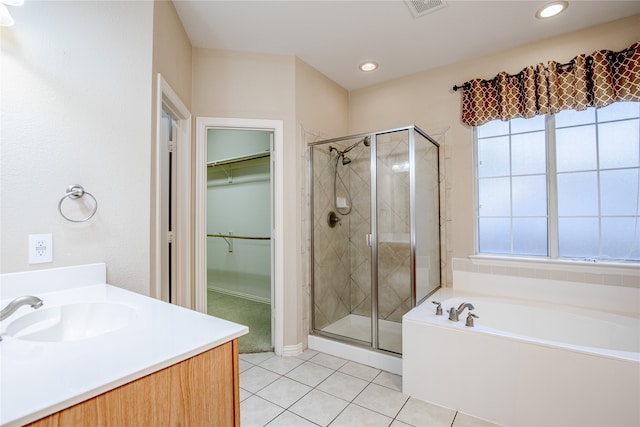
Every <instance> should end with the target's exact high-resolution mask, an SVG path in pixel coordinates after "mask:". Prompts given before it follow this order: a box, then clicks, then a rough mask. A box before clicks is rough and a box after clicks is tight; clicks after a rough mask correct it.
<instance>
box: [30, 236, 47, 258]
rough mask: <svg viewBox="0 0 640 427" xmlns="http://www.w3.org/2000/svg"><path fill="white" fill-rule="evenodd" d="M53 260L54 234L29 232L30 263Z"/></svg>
mask: <svg viewBox="0 0 640 427" xmlns="http://www.w3.org/2000/svg"><path fill="white" fill-rule="evenodd" d="M52 261H53V236H52V235H51V234H29V264H40V263H43V262H52Z"/></svg>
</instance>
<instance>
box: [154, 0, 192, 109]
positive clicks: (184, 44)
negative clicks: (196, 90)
mask: <svg viewBox="0 0 640 427" xmlns="http://www.w3.org/2000/svg"><path fill="white" fill-rule="evenodd" d="M157 73H160V74H162V77H163V78H164V79H165V80H166V82H167V83H168V84H169V86H171V88H172V89H173V90H174V91H175V92H176V94H177V95H178V96H179V97H180V100H181V101H182V102H183V103H184V105H185V106H186V107H187V108H190V107H191V42H190V41H189V37H188V36H187V33H186V32H185V30H184V28H183V27H182V22H181V21H180V17H179V16H178V13H177V12H176V9H175V7H174V6H173V2H171V1H170V0H155V2H154V8H153V77H154V79H153V82H154V89H155V82H156V79H155V76H156V74H157ZM153 95H154V97H155V91H154V92H153ZM154 105H155V104H154Z"/></svg>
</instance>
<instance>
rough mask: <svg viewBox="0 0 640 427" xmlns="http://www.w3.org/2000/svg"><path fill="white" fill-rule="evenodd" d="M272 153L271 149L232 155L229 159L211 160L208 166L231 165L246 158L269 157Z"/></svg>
mask: <svg viewBox="0 0 640 427" xmlns="http://www.w3.org/2000/svg"><path fill="white" fill-rule="evenodd" d="M270 155H271V152H270V151H263V152H262V153H253V154H247V155H246V156H238V157H231V158H229V159H222V160H212V161H210V162H207V167H208V168H210V167H214V166H224V165H230V164H232V163H238V162H244V161H245V160H254V159H262V158H263V157H269V156H270Z"/></svg>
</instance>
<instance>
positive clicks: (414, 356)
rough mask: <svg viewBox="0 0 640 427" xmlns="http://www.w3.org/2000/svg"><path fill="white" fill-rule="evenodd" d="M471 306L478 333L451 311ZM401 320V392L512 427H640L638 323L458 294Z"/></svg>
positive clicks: (619, 317)
mask: <svg viewBox="0 0 640 427" xmlns="http://www.w3.org/2000/svg"><path fill="white" fill-rule="evenodd" d="M463 301H466V302H470V303H472V304H473V305H474V307H475V310H473V313H475V314H477V315H478V316H479V318H477V319H475V326H474V327H466V326H465V319H466V317H467V310H465V312H464V314H463V315H461V316H460V321H458V322H452V321H450V320H448V314H447V310H448V309H449V308H450V307H458V305H459V304H460V303H461V302H463ZM442 307H443V315H442V316H436V315H435V306H434V305H433V304H431V303H430V302H427V303H424V304H422V305H420V306H418V307H416V308H415V309H413V310H411V311H410V312H409V313H407V314H406V315H405V316H404V318H403V392H404V393H405V394H408V395H411V396H414V397H416V398H418V399H422V400H425V401H428V402H431V403H435V404H437V405H441V406H444V407H448V408H452V409H455V410H459V411H461V412H463V413H466V414H469V415H473V416H476V417H479V418H483V419H485V420H489V421H492V422H494V423H498V424H502V425H507V426H541V425H544V426H551V425H556V426H563V427H565V426H566V427H569V426H639V425H640V319H639V318H638V317H631V316H623V315H616V314H612V313H606V312H599V311H592V310H585V309H578V308H572V307H566V306H557V305H551V304H537V305H534V304H529V303H525V302H522V301H520V302H518V301H516V300H505V299H500V298H489V297H486V296H482V297H480V296H465V297H460V296H456V297H455V298H450V299H447V300H445V301H443V303H442Z"/></svg>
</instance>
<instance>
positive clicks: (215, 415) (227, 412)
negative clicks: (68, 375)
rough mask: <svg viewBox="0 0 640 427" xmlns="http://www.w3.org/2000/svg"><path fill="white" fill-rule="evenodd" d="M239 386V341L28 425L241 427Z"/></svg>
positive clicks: (39, 426)
mask: <svg viewBox="0 0 640 427" xmlns="http://www.w3.org/2000/svg"><path fill="white" fill-rule="evenodd" d="M89 363H90V362H89ZM239 386H240V384H239V374H238V340H237V339H234V340H232V341H229V342H227V343H225V344H222V345H220V346H218V347H215V348H213V349H211V350H208V351H205V352H204V353H201V354H198V355H196V356H194V357H192V358H190V359H187V360H185V361H183V362H179V363H176V364H175V365H172V366H169V367H168V368H165V369H162V370H160V371H157V372H154V373H152V374H149V375H147V376H145V377H142V378H140V379H137V380H134V381H132V382H130V383H128V384H125V385H122V386H120V387H117V388H115V389H113V390H109V391H107V392H105V393H103V394H101V395H98V396H96V397H93V398H91V399H89V400H86V401H84V402H81V403H78V404H77V405H74V406H71V407H69V408H66V409H63V410H61V411H60V412H56V413H54V414H51V415H49V416H47V417H45V418H42V419H40V420H38V421H35V422H33V423H32V424H29V426H37V427H54V426H55V427H58V426H60V427H61V426H118V427H120V426H136V427H137V426H193V427H195V426H216V427H226V426H236V427H237V426H239V425H240V395H239V393H240V391H239V390H240V388H239Z"/></svg>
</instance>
